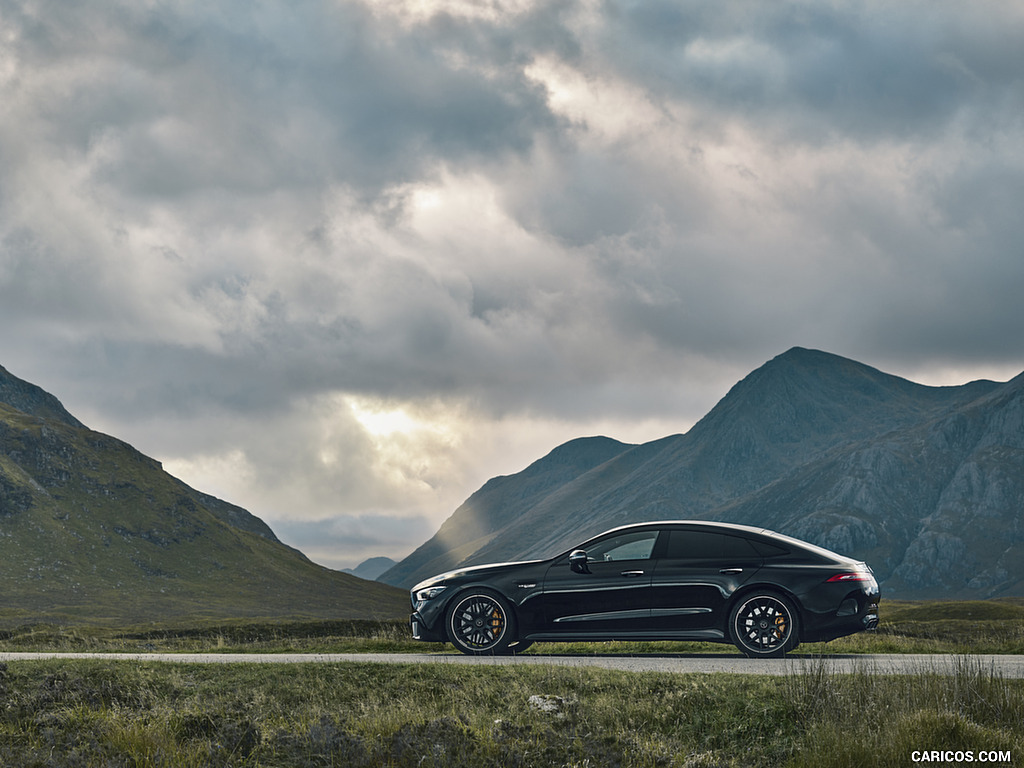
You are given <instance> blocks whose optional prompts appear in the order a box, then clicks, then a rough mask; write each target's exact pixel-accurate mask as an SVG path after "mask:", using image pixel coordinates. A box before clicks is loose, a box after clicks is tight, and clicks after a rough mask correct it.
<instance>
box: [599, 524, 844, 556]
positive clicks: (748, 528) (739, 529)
mask: <svg viewBox="0 0 1024 768" xmlns="http://www.w3.org/2000/svg"><path fill="white" fill-rule="evenodd" d="M667 527H685V528H717V529H720V530H721V531H723V532H726V531H732V532H734V533H747V534H752V535H754V536H765V537H768V538H771V539H775V540H776V541H778V542H779V543H781V544H786V545H789V546H791V547H799V548H800V549H803V550H804V551H810V552H813V553H815V554H817V555H819V556H822V557H827V558H829V559H833V560H834V559H836V558H838V559H840V560H849V561H851V562H852V561H853V558H850V557H847V556H846V555H840V554H839V553H838V552H833V551H832V550H829V549H825V548H824V547H819V546H818V545H817V544H812V543H811V542H809V541H804V540H803V539H797V538H794V537H792V536H786V535H785V534H783V533H777V532H776V531H773V530H771V529H770V528H758V527H757V526H753V525H741V524H740V523H722V522H714V521H711V520H652V521H650V522H644V523H630V524H629V525H620V526H619V527H617V528H611V529H610V530H607V531H605V532H604V533H599V534H597V535H596V536H591V537H590V539H588V541H593V540H594V539H599V538H602V537H603V536H607V535H608V534H613V533H619V532H623V533H624V532H626V531H631V530H644V529H647V528H667Z"/></svg>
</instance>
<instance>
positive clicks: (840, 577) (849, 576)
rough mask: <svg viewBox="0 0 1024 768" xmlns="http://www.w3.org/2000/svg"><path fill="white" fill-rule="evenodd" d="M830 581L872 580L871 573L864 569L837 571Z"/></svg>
mask: <svg viewBox="0 0 1024 768" xmlns="http://www.w3.org/2000/svg"><path fill="white" fill-rule="evenodd" d="M829 581H830V582H832V581H871V574H870V573H866V572H864V571H847V572H845V573H837V574H836V575H835V576H833V577H831V578H830V579H829Z"/></svg>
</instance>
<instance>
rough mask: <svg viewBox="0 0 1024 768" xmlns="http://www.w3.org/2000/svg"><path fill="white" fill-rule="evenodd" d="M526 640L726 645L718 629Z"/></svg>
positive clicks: (582, 634) (574, 634)
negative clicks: (697, 642)
mask: <svg viewBox="0 0 1024 768" xmlns="http://www.w3.org/2000/svg"><path fill="white" fill-rule="evenodd" d="M525 639H527V640H534V641H538V642H549V643H550V642H572V641H574V640H576V641H580V640H582V641H590V640H703V641H704V642H711V643H727V642H729V641H728V640H726V638H725V633H724V632H722V630H720V629H691V630H669V629H666V630H662V631H660V632H644V631H640V630H635V631H628V630H627V631H623V632H531V633H530V634H528V635H527V636H526V638H525Z"/></svg>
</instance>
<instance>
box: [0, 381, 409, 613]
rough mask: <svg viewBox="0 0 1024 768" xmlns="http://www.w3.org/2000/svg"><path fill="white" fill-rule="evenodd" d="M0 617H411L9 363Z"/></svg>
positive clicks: (2, 418)
mask: <svg viewBox="0 0 1024 768" xmlns="http://www.w3.org/2000/svg"><path fill="white" fill-rule="evenodd" d="M0 584H2V591H3V601H2V603H0V623H4V624H10V623H23V622H25V621H32V620H61V621H92V622H105V621H117V622H137V621H142V620H173V619H184V618H187V619H194V618H213V619H223V618H230V617H277V616H281V617H293V618H297V617H318V618H373V617H381V618H384V617H400V616H403V615H405V614H406V613H407V600H408V597H407V595H405V594H404V593H403V592H401V591H400V590H397V589H394V588H393V587H389V586H386V585H384V584H368V583H367V582H366V581H363V580H360V579H356V578H355V577H353V576H350V575H348V574H343V573H339V572H336V571H331V570H329V569H327V568H323V567H321V566H318V565H316V564H314V563H312V562H310V561H309V560H308V559H307V558H306V557H305V556H304V555H302V554H301V553H300V552H298V551H297V550H295V549H292V548H291V547H287V546H285V545H284V544H282V543H281V542H280V541H278V540H277V537H275V536H274V533H273V532H272V531H271V530H270V528H269V527H267V525H266V524H265V523H264V522H263V521H262V520H260V519H258V518H257V517H255V516H253V515H251V514H250V513H249V512H247V511H246V510H244V509H241V508H240V507H237V506H234V505H232V504H229V503H227V502H224V501H221V500H219V499H216V498H214V497H212V496H209V495H207V494H204V493H201V492H199V491H196V490H195V489H193V488H190V487H189V486H187V485H186V484H185V483H183V482H181V481H180V480H177V479H176V478H174V477H172V476H171V475H169V474H167V473H166V472H164V471H163V469H162V468H161V466H160V463H159V462H157V461H155V460H153V459H151V458H149V457H147V456H144V455H142V454H141V453H139V452H138V451H136V450H135V449H134V448H132V447H131V446H130V445H127V444H126V443H124V442H121V441H120V440H117V439H115V438H113V437H110V436H107V435H103V434H100V433H98V432H93V431H91V430H89V429H87V428H86V427H85V426H83V425H82V424H81V423H80V422H79V421H78V420H77V419H75V418H74V417H73V416H71V414H69V413H68V412H67V411H66V410H65V409H64V407H63V406H62V405H61V404H60V402H59V401H58V400H57V399H56V398H54V397H53V396H52V395H49V394H47V393H46V392H44V391H43V390H42V389H40V388H39V387H36V386H34V385H32V384H29V383H28V382H24V381H22V380H20V379H18V378H16V377H15V376H13V375H11V374H10V373H8V372H7V371H6V370H5V369H3V368H2V367H0Z"/></svg>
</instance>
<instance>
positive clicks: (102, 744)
mask: <svg viewBox="0 0 1024 768" xmlns="http://www.w3.org/2000/svg"><path fill="white" fill-rule="evenodd" d="M0 694H2V701H3V702H4V706H3V708H2V710H0V764H3V765H18V766H25V767H26V768H33V767H34V766H51V765H60V766H79V767H81V768H91V767H92V766H96V767H97V768H99V767H100V766H103V767H105V768H106V767H108V766H116V767H120V766H132V767H133V768H148V767H150V766H153V767H157V766H160V767H163V766H167V767H171V766H173V767H174V768H189V767H190V766H210V765H217V766H250V767H252V768H256V767H257V766H267V767H268V768H269V767H270V766H281V767H283V766H289V767H295V766H352V767H354V768H358V767H359V766H403V767H404V766H410V767H411V766H422V767H423V768H429V767H430V766H450V767H452V768H459V767H460V766H467V767H468V766H473V768H478V767H482V768H487V767H488V766H495V767H497V766H502V767H503V768H504V767H505V766H512V767H521V768H526V767H533V766H537V767H539V768H543V767H545V766H552V767H555V766H557V767H558V768H563V767H565V766H572V767H573V768H583V767H584V766H587V767H589V768H597V767H598V766H601V767H603V766H620V767H621V768H633V767H634V766H635V767H636V768H641V767H642V768H651V767H655V766H659V767H664V768H684V767H685V768H718V767H725V766H744V767H750V768H757V767H758V766H820V767H821V768H829V767H830V766H855V765H865V766H867V765H871V766H883V767H884V766H906V765H909V764H910V753H911V751H912V750H914V749H922V748H924V749H943V748H951V749H974V750H981V749H984V750H1000V751H1009V752H1010V753H1011V754H1012V755H1013V756H1014V757H1015V759H1018V760H1019V756H1020V755H1022V754H1024V681H1018V680H1003V679H1000V678H998V677H996V676H994V675H992V674H991V673H990V672H987V671H985V670H984V669H983V668H982V667H981V666H980V665H977V664H974V663H972V662H970V661H969V660H964V661H963V662H962V663H960V664H959V665H958V668H957V669H956V671H955V673H954V674H953V675H950V676H944V675H940V674H930V673H928V674H921V675H916V676H872V675H867V674H863V675H839V674H835V673H833V672H831V671H830V670H829V668H828V665H827V662H820V663H818V664H816V665H812V666H811V668H810V671H809V673H807V674H804V675H798V676H794V677H789V678H770V677H761V676H747V675H670V674H652V673H643V674H628V673H621V672H613V671H606V670H593V669H565V668H555V667H543V666H541V667H534V666H526V667H512V668H496V667H486V666H485V667H478V668H476V667H475V668H466V667H462V666H451V665H446V664H437V665H374V664H298V665H280V666H278V665H261V664H241V665H206V666H204V665H170V664H154V663H142V664H130V663H116V664H110V663H100V662H95V661H85V660H82V661H60V662H56V663H55V662H46V663H44V662H11V663H9V664H7V665H0ZM534 697H541V701H544V702H545V703H549V704H550V705H551V706H552V707H553V708H554V711H550V712H546V711H543V710H541V709H540V708H538V707H537V706H533V705H531V703H530V702H531V698H534ZM534 701H537V699H536V698H534Z"/></svg>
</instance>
